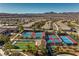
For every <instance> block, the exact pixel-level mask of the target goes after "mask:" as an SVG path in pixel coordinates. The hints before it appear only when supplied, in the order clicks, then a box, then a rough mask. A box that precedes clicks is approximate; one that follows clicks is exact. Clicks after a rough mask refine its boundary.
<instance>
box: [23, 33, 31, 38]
mask: <svg viewBox="0 0 79 59" xmlns="http://www.w3.org/2000/svg"><path fill="white" fill-rule="evenodd" d="M31 35H32V32H24V33H23V37H24V38H30V37H31Z"/></svg>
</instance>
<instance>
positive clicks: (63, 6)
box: [0, 3, 79, 13]
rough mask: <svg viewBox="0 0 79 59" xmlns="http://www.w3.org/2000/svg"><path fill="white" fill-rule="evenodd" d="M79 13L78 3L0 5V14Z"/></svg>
mask: <svg viewBox="0 0 79 59" xmlns="http://www.w3.org/2000/svg"><path fill="white" fill-rule="evenodd" d="M45 12H57V13H62V12H79V3H0V13H45Z"/></svg>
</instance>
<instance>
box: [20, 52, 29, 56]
mask: <svg viewBox="0 0 79 59" xmlns="http://www.w3.org/2000/svg"><path fill="white" fill-rule="evenodd" d="M20 53H21V54H22V55H24V56H28V55H27V54H25V53H23V52H20Z"/></svg>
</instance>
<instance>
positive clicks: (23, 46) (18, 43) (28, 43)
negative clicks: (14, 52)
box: [15, 42, 35, 49]
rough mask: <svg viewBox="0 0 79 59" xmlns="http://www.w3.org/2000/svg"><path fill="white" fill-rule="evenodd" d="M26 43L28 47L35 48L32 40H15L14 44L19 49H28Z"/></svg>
mask: <svg viewBox="0 0 79 59" xmlns="http://www.w3.org/2000/svg"><path fill="white" fill-rule="evenodd" d="M28 45H29V46H30V48H35V43H34V42H17V43H16V44H15V46H17V47H18V48H19V49H28Z"/></svg>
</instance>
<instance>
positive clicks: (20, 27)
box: [18, 24, 24, 32]
mask: <svg viewBox="0 0 79 59" xmlns="http://www.w3.org/2000/svg"><path fill="white" fill-rule="evenodd" d="M18 30H19V32H22V31H24V27H23V26H22V24H19V25H18Z"/></svg>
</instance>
